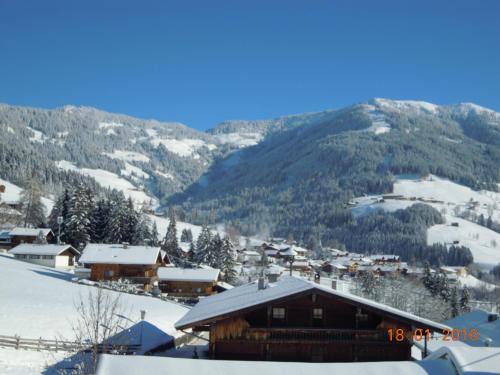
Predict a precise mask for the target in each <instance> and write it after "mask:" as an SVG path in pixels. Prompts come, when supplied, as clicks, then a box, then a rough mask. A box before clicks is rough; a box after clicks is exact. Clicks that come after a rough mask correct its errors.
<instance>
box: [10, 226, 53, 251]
mask: <svg viewBox="0 0 500 375" xmlns="http://www.w3.org/2000/svg"><path fill="white" fill-rule="evenodd" d="M9 235H10V243H11V246H12V247H14V246H17V245H19V244H21V243H33V242H35V241H36V240H37V239H38V238H39V237H40V236H41V237H43V238H44V239H45V241H46V242H51V241H52V240H53V239H54V233H52V230H50V229H49V228H21V227H17V228H14V229H12V230H11V231H10V232H9Z"/></svg>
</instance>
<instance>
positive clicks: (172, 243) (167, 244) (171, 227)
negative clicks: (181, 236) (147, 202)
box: [162, 209, 182, 263]
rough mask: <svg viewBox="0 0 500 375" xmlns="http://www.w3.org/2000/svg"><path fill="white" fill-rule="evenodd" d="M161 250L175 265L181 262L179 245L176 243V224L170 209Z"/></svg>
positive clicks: (172, 211)
mask: <svg viewBox="0 0 500 375" xmlns="http://www.w3.org/2000/svg"><path fill="white" fill-rule="evenodd" d="M162 250H164V251H166V252H167V254H168V256H169V257H170V258H171V259H172V260H173V261H174V262H175V263H179V262H181V260H182V257H181V254H180V252H179V243H178V242H177V222H176V218H175V211H174V210H173V209H170V212H169V223H168V228H167V233H166V234H165V238H164V239H163V244H162Z"/></svg>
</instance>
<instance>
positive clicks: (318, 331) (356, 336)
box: [240, 328, 390, 343]
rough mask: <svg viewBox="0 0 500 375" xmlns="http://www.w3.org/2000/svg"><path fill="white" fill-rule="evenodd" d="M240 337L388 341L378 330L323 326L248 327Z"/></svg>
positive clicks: (289, 340) (249, 338) (306, 340)
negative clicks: (326, 327) (327, 327)
mask: <svg viewBox="0 0 500 375" xmlns="http://www.w3.org/2000/svg"><path fill="white" fill-rule="evenodd" d="M240 339H244V340H252V341H253V340H256V341H266V342H272V343H279V342H281V343H293V342H297V343H303V342H310V343H314V342H316V343H318V342H319V343H329V342H330V343H333V342H335V343H342V342H345V343H354V342H364V343H370V342H372V343H389V342H390V341H389V336H388V334H387V332H385V331H379V330H345V329H324V328H249V329H248V330H246V332H245V333H243V334H242V337H241V338H240Z"/></svg>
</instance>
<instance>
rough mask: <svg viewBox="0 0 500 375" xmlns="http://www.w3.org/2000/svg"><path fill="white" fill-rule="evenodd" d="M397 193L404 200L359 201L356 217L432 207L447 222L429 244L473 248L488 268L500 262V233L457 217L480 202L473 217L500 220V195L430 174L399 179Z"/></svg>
mask: <svg viewBox="0 0 500 375" xmlns="http://www.w3.org/2000/svg"><path fill="white" fill-rule="evenodd" d="M393 194H395V195H397V196H402V198H398V199H382V196H365V197H358V198H355V199H354V200H353V201H354V203H355V206H354V207H353V208H352V212H353V214H354V215H355V216H360V215H365V214H367V213H369V212H371V211H373V210H377V209H381V210H384V211H388V212H393V211H396V210H398V209H404V208H406V207H409V206H411V205H413V204H415V203H426V204H429V205H431V206H432V207H434V208H436V209H437V210H438V211H440V212H441V213H443V216H444V217H445V219H446V223H445V224H441V225H435V226H433V227H431V228H429V230H428V231H427V243H428V244H434V243H445V244H453V243H455V244H458V245H463V246H466V247H468V248H470V250H471V252H472V255H473V256H474V261H475V262H476V263H479V264H480V265H481V266H483V267H484V268H487V269H489V268H491V267H493V266H494V265H497V264H498V263H499V262H500V234H499V233H496V232H494V231H492V230H491V229H488V228H486V227H484V226H481V225H479V224H477V223H475V222H472V221H469V220H465V219H462V218H460V217H457V214H458V215H460V214H461V213H462V212H464V211H466V210H467V209H468V207H470V205H471V203H470V202H471V201H473V202H477V203H476V207H475V208H474V209H473V210H471V212H472V213H473V214H475V215H477V216H479V215H481V214H482V215H484V217H485V218H487V217H488V216H489V215H490V214H491V216H492V218H493V220H495V221H500V193H497V192H492V191H487V190H481V191H474V190H472V189H470V188H469V187H466V186H463V185H460V184H457V183H454V182H452V181H449V180H447V179H444V178H439V177H437V176H433V175H430V176H428V177H427V178H423V179H421V178H411V179H410V178H400V179H398V180H396V182H395V183H394V189H393ZM418 199H420V200H418ZM431 201H432V202H431ZM451 223H458V227H456V226H452V225H451ZM456 241H458V243H457V242H456ZM495 245H496V246H495Z"/></svg>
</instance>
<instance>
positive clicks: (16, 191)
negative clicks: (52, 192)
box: [0, 178, 54, 215]
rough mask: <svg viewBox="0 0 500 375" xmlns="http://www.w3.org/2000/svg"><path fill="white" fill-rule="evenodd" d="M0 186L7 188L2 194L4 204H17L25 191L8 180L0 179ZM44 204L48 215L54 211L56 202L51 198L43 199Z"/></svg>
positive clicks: (0, 194) (0, 196)
mask: <svg viewBox="0 0 500 375" xmlns="http://www.w3.org/2000/svg"><path fill="white" fill-rule="evenodd" d="M0 185H4V186H5V193H0V198H1V201H2V202H6V203H17V202H19V199H20V198H21V192H22V191H23V189H22V188H21V187H19V186H17V185H14V184H12V183H10V182H9V181H7V180H3V179H1V178H0ZM42 203H43V204H44V205H45V207H46V208H47V211H46V214H47V215H48V214H49V213H50V211H52V207H53V206H54V201H53V200H52V199H49V198H45V197H42Z"/></svg>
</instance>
